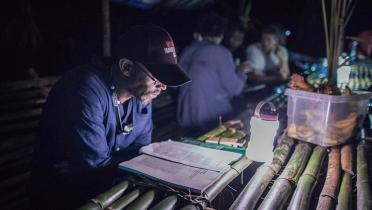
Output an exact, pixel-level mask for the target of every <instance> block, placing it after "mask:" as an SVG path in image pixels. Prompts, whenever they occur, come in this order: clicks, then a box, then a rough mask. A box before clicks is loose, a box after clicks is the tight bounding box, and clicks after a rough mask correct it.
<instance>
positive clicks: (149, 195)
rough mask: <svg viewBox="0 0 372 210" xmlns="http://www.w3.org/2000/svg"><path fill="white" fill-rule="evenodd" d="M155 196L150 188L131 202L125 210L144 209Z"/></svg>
mask: <svg viewBox="0 0 372 210" xmlns="http://www.w3.org/2000/svg"><path fill="white" fill-rule="evenodd" d="M154 197H155V191H154V190H150V191H147V192H146V193H145V194H143V195H142V196H141V197H139V198H138V199H136V200H135V201H134V202H133V203H131V204H130V205H129V206H128V208H126V210H146V209H147V208H148V207H149V206H150V205H151V203H152V201H153V200H154Z"/></svg>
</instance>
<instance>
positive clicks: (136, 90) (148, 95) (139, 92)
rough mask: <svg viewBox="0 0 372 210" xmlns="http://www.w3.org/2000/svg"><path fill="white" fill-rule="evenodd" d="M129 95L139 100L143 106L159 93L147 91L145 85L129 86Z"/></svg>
mask: <svg viewBox="0 0 372 210" xmlns="http://www.w3.org/2000/svg"><path fill="white" fill-rule="evenodd" d="M127 90H128V92H129V93H131V94H132V95H133V96H134V97H136V98H137V99H139V100H140V101H141V102H142V103H143V104H148V103H150V102H151V101H152V99H154V98H155V97H156V96H157V95H159V94H160V92H159V91H157V90H156V91H147V86H146V85H145V84H133V85H132V84H130V85H129V86H128V87H127Z"/></svg>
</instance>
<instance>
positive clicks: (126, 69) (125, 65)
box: [118, 58, 133, 77]
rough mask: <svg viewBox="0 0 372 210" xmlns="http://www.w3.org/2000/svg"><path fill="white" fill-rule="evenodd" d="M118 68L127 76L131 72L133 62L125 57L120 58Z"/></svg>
mask: <svg viewBox="0 0 372 210" xmlns="http://www.w3.org/2000/svg"><path fill="white" fill-rule="evenodd" d="M118 65H119V70H120V72H121V73H122V74H123V75H124V76H127V77H129V76H130V74H131V73H132V67H133V62H132V61H131V60H128V59H126V58H121V59H120V60H119V64H118Z"/></svg>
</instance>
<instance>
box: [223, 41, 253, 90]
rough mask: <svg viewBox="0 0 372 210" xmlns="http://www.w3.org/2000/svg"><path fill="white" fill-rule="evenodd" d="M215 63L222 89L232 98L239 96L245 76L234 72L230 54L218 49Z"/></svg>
mask: <svg viewBox="0 0 372 210" xmlns="http://www.w3.org/2000/svg"><path fill="white" fill-rule="evenodd" d="M216 62H217V63H216V64H217V70H218V73H219V75H220V79H221V84H222V86H223V87H224V89H225V90H226V91H227V92H229V93H230V95H233V96H234V95H238V94H240V93H241V92H242V90H243V88H244V85H245V81H246V79H247V76H246V75H245V74H243V73H240V72H237V71H236V69H235V64H234V60H233V57H232V55H231V53H230V52H229V51H227V49H223V48H222V49H221V48H220V49H219V51H218V56H217V58H216Z"/></svg>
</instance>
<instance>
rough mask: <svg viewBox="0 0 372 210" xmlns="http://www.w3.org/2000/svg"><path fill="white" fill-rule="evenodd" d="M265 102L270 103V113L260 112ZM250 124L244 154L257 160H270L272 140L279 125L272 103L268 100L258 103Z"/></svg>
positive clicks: (271, 157)
mask: <svg viewBox="0 0 372 210" xmlns="http://www.w3.org/2000/svg"><path fill="white" fill-rule="evenodd" d="M265 104H269V105H270V107H271V112H272V113H270V114H261V113H260V111H261V108H262V107H263V106H264V105H265ZM273 113H275V114H273ZM250 125H251V130H250V131H251V138H250V140H249V144H248V147H247V149H246V156H247V157H248V158H249V159H251V160H254V161H257V162H271V161H272V159H273V141H274V138H275V135H276V131H277V129H278V127H279V120H278V114H276V108H275V106H274V104H273V103H271V102H268V101H261V102H260V103H258V104H257V106H256V110H255V112H254V116H252V118H251V121H250Z"/></svg>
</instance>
